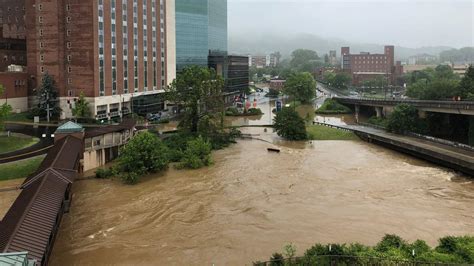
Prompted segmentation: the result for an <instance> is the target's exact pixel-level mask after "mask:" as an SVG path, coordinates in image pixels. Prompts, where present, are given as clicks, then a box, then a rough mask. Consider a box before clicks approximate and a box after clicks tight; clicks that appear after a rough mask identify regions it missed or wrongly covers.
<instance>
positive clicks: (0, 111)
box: [0, 84, 12, 131]
mask: <svg viewBox="0 0 474 266" xmlns="http://www.w3.org/2000/svg"><path fill="white" fill-rule="evenodd" d="M4 91H5V88H4V87H3V85H2V84H0V95H2V94H3V92H4ZM11 111H12V107H11V106H10V105H9V104H7V103H4V104H2V105H0V131H2V130H3V129H4V121H5V119H6V118H7V116H8V115H9V114H10V112H11Z"/></svg>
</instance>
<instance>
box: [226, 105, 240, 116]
mask: <svg viewBox="0 0 474 266" xmlns="http://www.w3.org/2000/svg"><path fill="white" fill-rule="evenodd" d="M225 115H227V116H237V115H240V112H239V110H238V109H237V108H235V107H229V108H227V110H226V111H225Z"/></svg>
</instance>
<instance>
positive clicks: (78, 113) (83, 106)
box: [72, 91, 91, 118]
mask: <svg viewBox="0 0 474 266" xmlns="http://www.w3.org/2000/svg"><path fill="white" fill-rule="evenodd" d="M72 114H73V115H74V116H75V117H80V118H88V117H90V115H91V110H90V109H89V103H88V102H87V101H86V99H85V95H84V92H82V91H81V94H80V95H79V99H78V100H77V102H76V105H75V106H74V108H72Z"/></svg>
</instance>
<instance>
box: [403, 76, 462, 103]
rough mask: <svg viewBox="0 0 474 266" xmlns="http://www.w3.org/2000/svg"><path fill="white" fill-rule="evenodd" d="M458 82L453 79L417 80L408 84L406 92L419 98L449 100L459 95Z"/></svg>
mask: <svg viewBox="0 0 474 266" xmlns="http://www.w3.org/2000/svg"><path fill="white" fill-rule="evenodd" d="M458 84H459V82H458V81H457V80H454V79H435V80H433V81H431V82H428V81H427V80H419V81H417V82H416V83H414V84H412V85H410V86H408V88H407V93H406V94H407V96H409V97H412V98H416V99H420V100H450V99H452V98H453V97H454V96H459V95H460V94H459V87H458Z"/></svg>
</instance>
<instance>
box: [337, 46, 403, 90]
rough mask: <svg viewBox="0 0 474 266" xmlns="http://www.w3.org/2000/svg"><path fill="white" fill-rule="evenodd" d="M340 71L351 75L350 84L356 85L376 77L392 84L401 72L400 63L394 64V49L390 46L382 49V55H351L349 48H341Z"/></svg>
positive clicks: (365, 53)
mask: <svg viewBox="0 0 474 266" xmlns="http://www.w3.org/2000/svg"><path fill="white" fill-rule="evenodd" d="M341 57H342V63H341V64H342V70H343V71H344V72H346V73H349V74H351V75H352V83H353V84H354V85H358V84H360V83H362V82H363V81H364V80H369V79H374V78H376V77H377V76H382V77H384V78H386V79H387V80H388V81H390V82H391V83H394V82H395V80H396V78H397V77H398V76H399V75H401V73H402V72H403V67H402V66H401V63H400V62H396V64H395V59H394V58H395V48H394V46H392V45H388V46H385V47H384V53H383V54H370V53H367V52H361V53H360V54H351V53H350V48H349V47H342V48H341Z"/></svg>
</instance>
